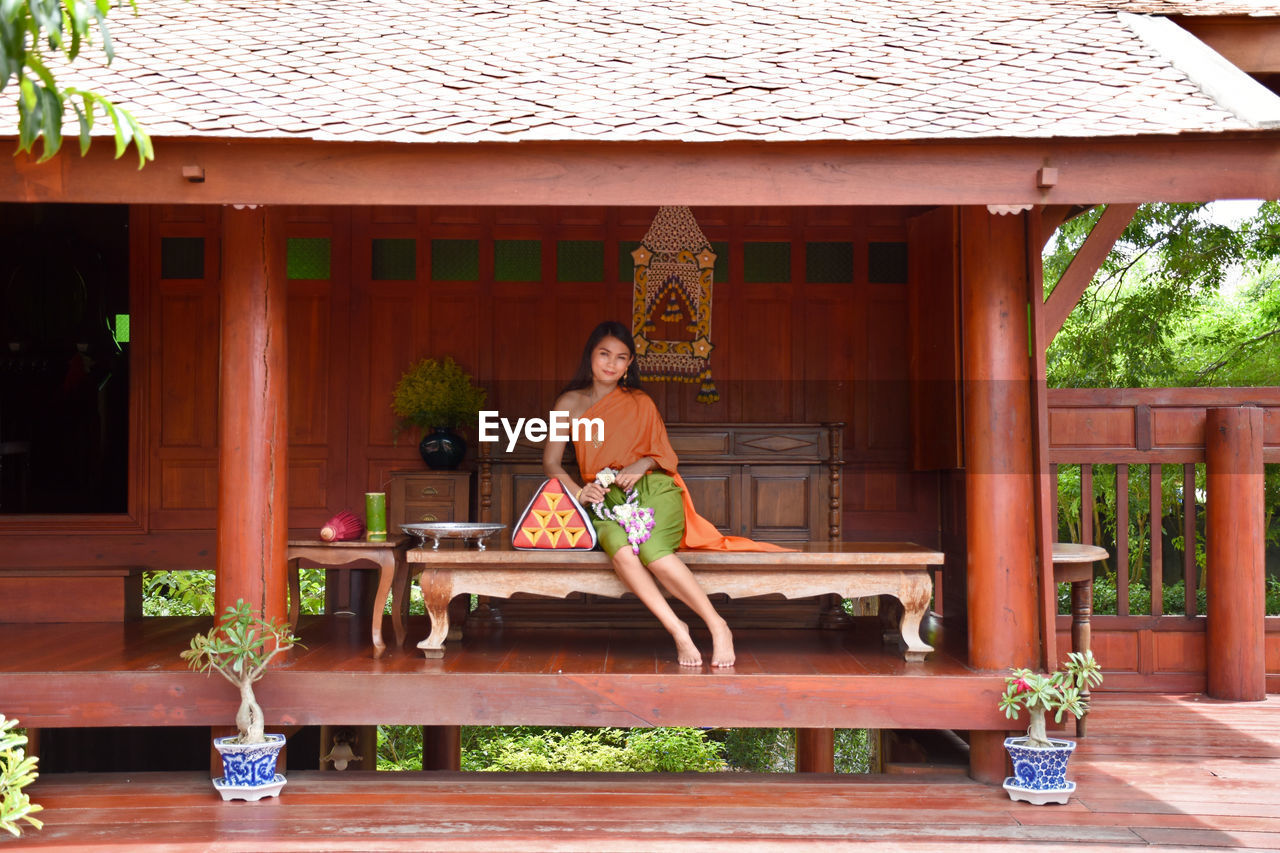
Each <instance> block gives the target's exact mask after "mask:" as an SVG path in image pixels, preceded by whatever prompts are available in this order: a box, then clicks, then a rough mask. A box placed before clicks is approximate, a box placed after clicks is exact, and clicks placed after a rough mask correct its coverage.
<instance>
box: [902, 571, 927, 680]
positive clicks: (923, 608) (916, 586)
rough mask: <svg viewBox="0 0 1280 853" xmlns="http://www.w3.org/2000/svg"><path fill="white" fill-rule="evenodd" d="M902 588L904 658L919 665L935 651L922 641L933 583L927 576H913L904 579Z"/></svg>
mask: <svg viewBox="0 0 1280 853" xmlns="http://www.w3.org/2000/svg"><path fill="white" fill-rule="evenodd" d="M902 587H903V588H902V594H901V595H900V596H899V597H898V600H899V601H900V602H902V621H901V622H900V623H899V624H900V628H901V631H902V641H903V642H904V643H906V645H907V648H906V651H905V652H904V653H903V657H905V658H906V659H907V660H908V661H913V662H916V663H919V662H921V661H923V660H924V659H925V657H926V656H927V655H928V654H929V652H931V651H933V646H931V645H929V644H928V643H926V642H925V641H924V640H921V639H920V622H921V621H922V620H923V619H924V615H925V613H926V612H927V611H928V609H929V594H930V593H931V592H932V588H933V583H932V581H931V580H930V579H929V577H928V576H927V575H926V576H925V577H920V576H919V575H911V576H908V577H906V578H904V579H903V584H902Z"/></svg>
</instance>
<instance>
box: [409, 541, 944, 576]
mask: <svg viewBox="0 0 1280 853" xmlns="http://www.w3.org/2000/svg"><path fill="white" fill-rule="evenodd" d="M677 553H679V555H680V559H682V560H684V561H685V563H686V564H687V565H689V566H690V567H693V568H696V567H699V566H706V567H713V566H732V567H733V568H735V569H740V570H744V571H755V570H759V571H770V570H774V571H776V570H778V569H786V570H788V571H797V570H804V569H813V570H822V569H829V568H833V567H847V566H858V567H860V568H867V569H873V570H874V568H875V567H876V566H883V567H885V568H886V569H889V568H896V567H899V566H937V565H941V564H942V561H943V554H942V552H941V551H935V550H933V549H931V548H925V547H924V546H922V545H917V544H915V543H914V542H806V543H797V546H796V547H795V550H792V551H679V552H677ZM408 561H409V562H410V563H420V564H425V565H427V566H431V567H440V568H444V567H446V566H448V567H454V566H466V567H467V568H469V569H483V568H494V569H511V568H529V569H540V568H541V569H547V568H559V567H564V568H591V567H593V566H598V567H600V568H601V569H604V568H608V567H609V557H608V555H606V554H605V553H604V552H603V551H570V550H559V551H552V550H541V551H518V550H516V549H514V548H512V547H511V544H510V542H509V541H504V542H503V543H501V544H500V545H497V546H494V547H490V548H488V549H486V550H484V551H479V550H476V549H474V548H466V549H463V548H446V547H445V546H443V545H442V546H441V547H440V550H438V551H436V550H432V549H431V548H414V549H411V550H410V551H409V554H408Z"/></svg>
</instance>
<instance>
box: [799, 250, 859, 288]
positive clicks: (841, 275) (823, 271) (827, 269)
mask: <svg viewBox="0 0 1280 853" xmlns="http://www.w3.org/2000/svg"><path fill="white" fill-rule="evenodd" d="M804 280H805V281H807V282H811V283H813V284H847V283H849V282H852V281H853V244H852V243H805V244H804Z"/></svg>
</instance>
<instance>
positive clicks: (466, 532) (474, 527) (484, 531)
mask: <svg viewBox="0 0 1280 853" xmlns="http://www.w3.org/2000/svg"><path fill="white" fill-rule="evenodd" d="M506 527H507V526H506V525H505V524H481V523H479V522H470V521H432V522H420V523H417V524H402V525H400V529H401V530H402V531H404V532H405V533H408V534H409V535H410V536H416V537H417V539H418V547H420V548H425V547H427V540H428V539H430V540H431V550H433V551H438V550H439V549H440V540H442V539H461V540H462V542H463V544H464V545H465V544H466V543H467V542H468V541H474V542H475V543H476V547H477V548H479V549H480V550H481V551H483V550H484V541H485V540H486V539H488V538H489V537H490V536H492V535H493V534H495V533H497V532H498V531H499V530H505V529H506Z"/></svg>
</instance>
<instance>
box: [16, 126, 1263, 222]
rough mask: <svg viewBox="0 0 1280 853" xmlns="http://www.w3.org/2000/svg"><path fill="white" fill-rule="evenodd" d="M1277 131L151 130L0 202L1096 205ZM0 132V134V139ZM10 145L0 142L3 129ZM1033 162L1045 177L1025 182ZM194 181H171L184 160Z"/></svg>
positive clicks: (1233, 176) (1143, 190)
mask: <svg viewBox="0 0 1280 853" xmlns="http://www.w3.org/2000/svg"><path fill="white" fill-rule="evenodd" d="M1277 139H1280V133H1278V132H1273V131H1258V132H1241V133H1222V134H1207V135H1202V136H1199V137H1184V136H1169V137H1128V138H1121V139H1092V140H1053V139H1048V140H1041V139H1037V140H1013V141H1010V140H1000V141H945V142H928V141H919V140H912V141H910V142H813V143H764V142H725V143H674V142H652V143H650V142H613V143H607V142H528V143H525V142H522V143H474V144H462V143H448V144H423V145H413V144H410V145H405V144H392V143H384V142H368V143H351V142H336V141H335V142H316V141H309V140H304V141H283V140H281V141H250V140H225V139H219V140H201V139H168V138H162V139H157V140H156V159H155V162H153V163H151V164H150V165H148V166H147V167H146V168H145V169H142V170H141V171H139V170H138V169H137V168H136V166H135V165H134V164H132V163H130V162H129V160H128V158H122V159H120V160H113V159H112V158H111V153H112V151H111V147H110V146H108V145H105V144H101V143H100V144H98V145H95V146H93V148H91V149H90V151H89V153H88V155H87V156H86V157H80V156H79V155H78V154H77V153H75V152H73V151H72V150H71V149H72V148H74V147H75V146H69V147H67V148H64V149H63V151H62V153H60V154H59V155H58V156H57V157H55V158H54V159H52V160H51V161H49V162H48V163H44V164H40V163H36V162H35V160H33V159H32V158H31V157H29V156H27V155H18V156H15V157H4V158H0V201H24V202H86V203H103V204H121V203H140V204H238V203H243V202H257V203H262V204H274V205H285V204H292V205H318V204H342V205H448V204H458V205H658V204H692V205H761V204H768V205H847V204H859V205H878V204H883V205H936V204H962V205H967V204H988V203H992V202H999V203H1001V204H1015V203H1021V204H1044V205H1057V204H1098V203H1099V202H1103V201H1110V202H1143V201H1167V202H1176V201H1206V200H1210V199H1215V198H1280V145H1277V144H1276V143H1277ZM0 144H4V142H3V140H0ZM10 144H11V143H10ZM1046 164H1051V165H1052V166H1053V167H1054V168H1056V169H1057V170H1058V181H1057V182H1056V183H1055V184H1054V186H1052V187H1040V186H1038V185H1037V177H1036V176H1037V173H1038V172H1039V171H1040V170H1041V168H1042V167H1044V166H1045V165H1046ZM191 166H198V167H199V168H202V169H203V170H204V174H205V180H204V181H203V182H202V183H191V182H189V181H187V180H184V179H183V177H182V171H183V169H184V168H186V167H191Z"/></svg>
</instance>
